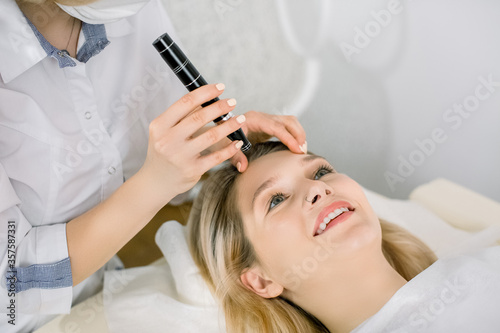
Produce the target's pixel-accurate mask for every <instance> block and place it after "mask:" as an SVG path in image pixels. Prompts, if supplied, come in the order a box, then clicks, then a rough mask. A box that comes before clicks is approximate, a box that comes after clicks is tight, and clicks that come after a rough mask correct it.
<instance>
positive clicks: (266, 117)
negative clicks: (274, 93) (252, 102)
mask: <svg viewBox="0 0 500 333" xmlns="http://www.w3.org/2000/svg"><path fill="white" fill-rule="evenodd" d="M245 116H246V117H247V122H246V126H247V128H248V131H249V132H262V133H266V134H269V135H271V136H275V137H277V138H278V139H279V140H280V141H281V142H283V143H284V144H285V145H286V146H288V148H290V150H291V151H292V152H294V153H298V154H302V153H306V152H307V143H306V133H305V131H304V128H303V127H302V125H300V123H299V121H298V120H297V118H296V117H295V116H281V115H271V114H267V113H263V112H257V111H249V112H247V113H246V114H245Z"/></svg>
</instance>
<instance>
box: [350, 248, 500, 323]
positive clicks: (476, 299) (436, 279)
mask: <svg viewBox="0 0 500 333" xmlns="http://www.w3.org/2000/svg"><path fill="white" fill-rule="evenodd" d="M499 309H500V246H495V247H491V248H488V249H485V250H481V251H478V252H476V253H472V254H469V255H462V256H458V257H451V258H445V259H441V260H438V261H437V262H436V263H434V265H432V266H431V267H429V268H428V269H426V270H425V271H423V272H422V273H420V274H419V275H417V276H416V277H415V278H413V279H412V280H410V281H409V282H408V283H407V284H406V285H404V286H403V287H402V288H401V289H399V290H398V291H397V292H396V294H394V296H393V297H392V298H391V299H390V300H389V302H387V303H386V304H385V305H384V307H383V308H382V309H380V311H378V312H377V313H376V314H375V315H374V316H372V317H371V318H369V319H367V320H366V321H365V322H364V323H362V324H361V325H360V326H358V327H357V328H356V329H354V330H353V331H352V332H351V333H368V332H370V333H372V332H378V333H384V332H391V333H404V332H408V333H414V332H415V333H416V332H425V333H443V332H454V333H470V332H481V333H498V332H500V316H499V315H498V314H499Z"/></svg>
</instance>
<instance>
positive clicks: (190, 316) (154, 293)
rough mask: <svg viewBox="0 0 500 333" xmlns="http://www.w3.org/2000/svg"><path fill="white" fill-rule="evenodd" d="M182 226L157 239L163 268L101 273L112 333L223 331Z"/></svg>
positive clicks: (167, 226) (171, 226)
mask: <svg viewBox="0 0 500 333" xmlns="http://www.w3.org/2000/svg"><path fill="white" fill-rule="evenodd" d="M184 229H185V227H183V226H182V225H181V224H179V223H178V222H176V221H170V222H166V223H164V224H163V225H162V226H161V228H160V229H159V230H158V232H157V234H156V243H157V244H158V246H159V247H160V249H161V251H162V252H163V255H164V256H165V259H166V260H167V263H163V264H160V265H150V266H145V267H138V268H131V269H126V270H123V271H111V272H106V275H105V278H104V291H103V302H104V311H105V315H106V320H107V322H108V328H109V331H110V332H111V333H128V332H130V333H136V332H150V333H154V332H158V333H160V332H161V333H165V332H176V333H177V332H178V333H184V332H186V333H191V332H193V333H199V332H204V333H205V332H206V333H220V332H225V324H224V319H223V316H222V314H221V313H220V310H219V308H218V306H217V305H216V303H215V301H214V299H213V297H212V295H211V294H210V291H209V290H208V287H207V285H206V284H205V282H204V281H203V280H202V278H201V276H200V274H199V271H198V268H197V267H196V265H195V264H194V262H193V259H192V257H191V255H190V252H189V249H188V246H187V243H186V237H185V232H184Z"/></svg>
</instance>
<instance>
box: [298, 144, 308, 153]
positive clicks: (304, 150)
mask: <svg viewBox="0 0 500 333" xmlns="http://www.w3.org/2000/svg"><path fill="white" fill-rule="evenodd" d="M299 148H300V150H302V152H303V153H304V154H307V141H306V142H304V144H303V145H302V146H300V147H299Z"/></svg>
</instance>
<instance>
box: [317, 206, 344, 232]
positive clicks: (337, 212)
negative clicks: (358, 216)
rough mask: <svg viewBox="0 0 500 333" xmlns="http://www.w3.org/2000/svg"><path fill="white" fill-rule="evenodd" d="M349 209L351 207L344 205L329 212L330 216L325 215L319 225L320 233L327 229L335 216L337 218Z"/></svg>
mask: <svg viewBox="0 0 500 333" xmlns="http://www.w3.org/2000/svg"><path fill="white" fill-rule="evenodd" d="M348 211H349V208H346V207H342V208H337V209H335V210H334V211H333V212H331V213H330V214H328V216H327V217H325V218H324V219H323V222H322V223H321V224H320V225H319V229H318V231H317V233H318V235H319V234H321V233H322V232H323V231H324V230H325V229H326V226H327V225H328V223H330V221H331V220H333V219H334V218H336V217H337V216H339V215H340V214H342V213H344V212H348Z"/></svg>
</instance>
